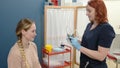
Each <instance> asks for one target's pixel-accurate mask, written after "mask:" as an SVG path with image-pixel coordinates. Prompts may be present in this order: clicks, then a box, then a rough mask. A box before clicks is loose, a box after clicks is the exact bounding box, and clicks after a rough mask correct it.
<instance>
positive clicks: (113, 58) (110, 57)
mask: <svg viewBox="0 0 120 68" xmlns="http://www.w3.org/2000/svg"><path fill="white" fill-rule="evenodd" d="M107 57H108V58H109V59H112V60H117V59H116V58H115V57H114V56H112V55H110V54H107Z"/></svg>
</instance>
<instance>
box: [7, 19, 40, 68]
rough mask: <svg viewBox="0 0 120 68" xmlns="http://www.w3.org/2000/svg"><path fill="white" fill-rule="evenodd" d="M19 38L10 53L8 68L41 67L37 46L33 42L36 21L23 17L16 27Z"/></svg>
mask: <svg viewBox="0 0 120 68" xmlns="http://www.w3.org/2000/svg"><path fill="white" fill-rule="evenodd" d="M16 35H17V38H18V40H17V41H16V43H15V44H14V45H13V47H12V48H11V50H10V52H9V55H8V60H7V61H8V68H41V65H40V62H39V58H38V53H37V46H36V44H35V43H34V42H33V41H34V38H35V36H36V25H35V22H34V21H32V20H30V19H28V18H25V19H21V20H20V21H19V23H18V24H17V27H16Z"/></svg>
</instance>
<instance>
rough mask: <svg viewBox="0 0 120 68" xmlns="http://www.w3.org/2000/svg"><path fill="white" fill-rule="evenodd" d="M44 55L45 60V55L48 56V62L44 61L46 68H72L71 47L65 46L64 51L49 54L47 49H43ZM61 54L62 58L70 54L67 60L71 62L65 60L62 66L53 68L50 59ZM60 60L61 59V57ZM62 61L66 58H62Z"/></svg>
mask: <svg viewBox="0 0 120 68" xmlns="http://www.w3.org/2000/svg"><path fill="white" fill-rule="evenodd" d="M42 54H43V58H44V55H47V62H46V63H45V61H44V60H43V63H42V65H43V67H44V68H64V67H66V66H70V68H71V47H70V46H68V45H65V49H64V51H61V52H54V51H52V52H49V51H47V50H46V49H45V48H43V49H42ZM60 54H61V55H62V56H64V54H69V57H67V58H69V61H68V60H63V63H62V64H60V65H55V66H52V67H51V65H50V64H51V62H50V61H51V60H50V59H51V58H50V57H51V56H56V55H60ZM59 58H61V57H59ZM62 59H64V58H62ZM55 60H59V59H55Z"/></svg>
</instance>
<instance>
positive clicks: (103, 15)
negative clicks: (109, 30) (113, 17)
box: [88, 0, 108, 24]
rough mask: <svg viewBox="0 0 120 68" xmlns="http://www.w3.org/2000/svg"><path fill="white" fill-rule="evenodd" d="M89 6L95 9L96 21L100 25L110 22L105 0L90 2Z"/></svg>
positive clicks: (91, 0) (92, 0)
mask: <svg viewBox="0 0 120 68" xmlns="http://www.w3.org/2000/svg"><path fill="white" fill-rule="evenodd" d="M88 5H89V6H91V7H93V8H94V9H95V12H96V16H95V20H96V21H98V23H99V24H100V23H104V22H108V18H107V9H106V6H105V3H104V2H103V0H90V1H89V2H88Z"/></svg>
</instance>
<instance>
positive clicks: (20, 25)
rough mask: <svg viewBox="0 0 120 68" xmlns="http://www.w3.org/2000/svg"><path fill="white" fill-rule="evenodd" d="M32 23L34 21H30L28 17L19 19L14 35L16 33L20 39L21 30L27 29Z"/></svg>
mask: <svg viewBox="0 0 120 68" xmlns="http://www.w3.org/2000/svg"><path fill="white" fill-rule="evenodd" d="M33 23H34V21H32V20H30V19H28V18H25V19H21V20H20V21H19V22H18V24H17V27H16V35H17V38H18V40H21V38H22V33H21V31H22V30H25V31H27V30H28V29H29V28H30V27H31V26H32V24H33Z"/></svg>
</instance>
